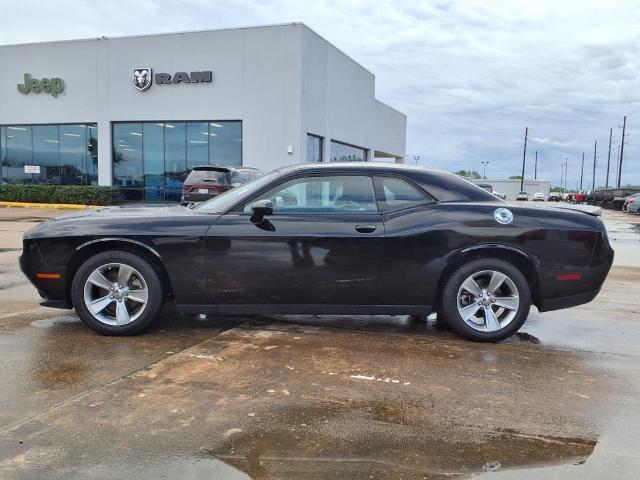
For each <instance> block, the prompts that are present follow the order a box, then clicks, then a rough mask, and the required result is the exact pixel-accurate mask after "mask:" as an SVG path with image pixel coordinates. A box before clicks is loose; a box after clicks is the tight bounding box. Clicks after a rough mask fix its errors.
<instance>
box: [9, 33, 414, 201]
mask: <svg viewBox="0 0 640 480" xmlns="http://www.w3.org/2000/svg"><path fill="white" fill-rule="evenodd" d="M0 65H2V66H3V68H2V69H0V159H1V161H2V162H1V168H2V179H3V180H4V181H7V182H9V183H54V184H81V185H97V184H100V185H116V186H118V187H119V188H121V189H122V192H123V195H124V197H125V198H126V199H128V200H136V201H143V200H144V201H167V200H169V201H170V200H176V199H177V198H178V197H179V191H180V188H181V185H182V182H183V181H184V178H185V177H186V175H187V173H188V171H189V170H190V169H191V168H192V167H194V166H197V165H203V164H217V165H230V166H239V165H244V166H249V167H255V168H259V169H261V170H263V171H268V170H272V169H274V168H277V167H279V166H282V165H287V164H295V163H305V162H315V161H325V162H327V161H345V160H362V161H372V160H374V159H376V158H384V159H385V160H386V161H396V162H402V161H403V158H404V156H405V142H406V116H405V115H404V114H402V113H400V112H398V111H397V110H394V109H393V108H391V107H389V106H387V105H385V104H383V103H381V102H379V101H378V100H376V98H375V77H374V75H373V74H372V73H371V72H369V71H367V70H366V69H364V68H363V67H362V66H360V65H359V64H358V63H356V62H355V61H354V60H352V59H351V58H349V57H348V56H347V55H345V54H344V53H342V52H341V51H340V50H338V49H337V48H335V47H334V46H333V45H331V44H330V43H328V42H327V41H325V40H324V39H323V38H322V37H320V36H318V35H317V34H316V33H314V32H313V31H312V30H310V29H309V28H307V27H306V26H304V25H303V24H287V25H275V26H266V27H252V28H239V29H229V30H213V31H201V32H188V33H175V34H164V35H150V36H139V37H123V38H99V39H89V40H77V41H62V42H50V43H38V44H25V45H7V46H0Z"/></svg>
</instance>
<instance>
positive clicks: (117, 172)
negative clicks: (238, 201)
mask: <svg viewBox="0 0 640 480" xmlns="http://www.w3.org/2000/svg"><path fill="white" fill-rule="evenodd" d="M199 165H222V166H240V165H242V122H240V121H213V120H209V121H198V122H196V121H193V122H191V121H189V122H169V121H167V122H136V123H130V122H126V123H114V124H113V184H114V185H116V186H118V187H120V189H121V191H122V193H123V197H124V199H125V200H134V201H145V202H178V201H180V196H181V193H182V184H183V183H184V180H185V179H186V178H187V175H188V174H189V171H190V170H191V169H192V168H193V167H196V166H199Z"/></svg>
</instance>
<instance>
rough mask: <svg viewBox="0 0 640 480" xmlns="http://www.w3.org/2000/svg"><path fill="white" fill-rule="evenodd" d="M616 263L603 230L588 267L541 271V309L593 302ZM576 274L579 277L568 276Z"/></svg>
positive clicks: (554, 308) (539, 307) (538, 305)
mask: <svg viewBox="0 0 640 480" xmlns="http://www.w3.org/2000/svg"><path fill="white" fill-rule="evenodd" d="M612 264H613V249H612V248H611V245H610V244H609V242H608V240H607V239H606V236H605V233H604V232H601V233H600V234H599V235H598V240H597V241H596V244H595V247H594V251H593V256H592V259H591V263H590V265H589V266H588V267H586V268H580V269H575V270H572V271H567V270H563V271H545V272H541V273H540V277H539V281H540V293H541V295H540V297H541V298H540V299H539V300H538V301H537V302H536V305H537V307H538V310H540V311H541V312H548V311H550V310H559V309H561V308H569V307H575V306H576V305H582V304H585V303H589V302H590V301H592V300H593V299H594V298H596V296H597V295H598V293H599V292H600V289H601V288H602V284H603V283H604V281H605V280H606V278H607V275H608V274H609V270H610V269H611V265H612ZM573 275H578V276H579V278H567V277H572V276H573Z"/></svg>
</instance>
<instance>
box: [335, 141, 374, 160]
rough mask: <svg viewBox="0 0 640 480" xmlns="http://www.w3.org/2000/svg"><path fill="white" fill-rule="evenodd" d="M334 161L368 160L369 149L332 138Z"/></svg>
mask: <svg viewBox="0 0 640 480" xmlns="http://www.w3.org/2000/svg"><path fill="white" fill-rule="evenodd" d="M330 161H332V162H366V161H367V151H366V150H365V149H364V148H361V147H356V146H355V145H349V144H347V143H342V142H338V141H336V140H331V158H330Z"/></svg>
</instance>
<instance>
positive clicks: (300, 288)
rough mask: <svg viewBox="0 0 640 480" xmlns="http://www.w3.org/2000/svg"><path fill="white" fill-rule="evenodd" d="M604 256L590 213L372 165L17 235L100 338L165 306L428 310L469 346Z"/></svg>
mask: <svg viewBox="0 0 640 480" xmlns="http://www.w3.org/2000/svg"><path fill="white" fill-rule="evenodd" d="M612 261H613V250H612V248H611V246H610V244H609V240H608V236H607V231H606V229H605V226H604V224H603V222H602V221H601V219H600V218H599V217H598V212H594V211H575V210H569V209H567V207H564V208H559V207H542V208H540V207H526V206H515V205H510V204H508V203H506V202H504V201H502V200H500V199H497V198H496V197H495V196H494V195H492V194H491V193H489V192H487V191H485V190H483V189H482V188H479V187H477V186H476V185H474V184H472V183H470V182H468V181H466V180H463V179H462V178H460V177H458V176H455V175H452V174H448V173H444V172H440V171H437V170H431V169H426V168H419V167H410V166H403V165H394V164H373V163H333V164H307V165H297V166H289V167H285V168H281V169H279V170H276V171H274V172H271V173H269V174H266V175H264V176H262V177H259V178H257V179H255V180H253V181H251V182H249V183H247V184H245V185H243V186H241V187H238V188H236V189H233V190H230V191H228V192H226V193H224V194H222V195H219V196H217V197H215V198H213V199H211V200H209V201H207V202H204V203H202V204H200V205H198V206H196V207H195V208H187V207H182V206H178V205H175V206H152V205H127V206H116V207H107V208H98V209H94V210H88V211H85V212H82V213H77V214H71V215H68V216H63V217H59V218H55V219H52V220H49V221H46V222H44V223H41V224H39V225H38V226H36V227H34V228H32V229H31V230H29V231H27V232H26V233H25V235H24V245H23V253H22V256H21V257H20V266H21V269H22V271H23V272H24V274H25V275H26V276H27V277H28V278H29V280H30V281H31V282H32V283H33V285H34V286H35V287H36V289H37V290H38V292H39V294H40V295H41V297H42V304H43V305H45V306H49V307H59V308H75V310H76V312H77V314H78V316H79V317H80V318H81V319H82V320H83V321H84V322H85V323H86V324H87V325H88V326H89V327H91V328H93V329H94V330H96V331H97V332H100V333H102V334H107V335H130V334H134V333H136V332H139V331H141V330H143V329H144V328H145V327H147V326H148V325H149V324H150V323H151V322H152V321H153V319H154V317H156V316H157V314H158V312H159V310H160V308H161V307H162V305H163V304H164V303H165V302H172V303H173V304H174V305H175V306H176V308H177V309H178V310H179V311H182V312H185V313H193V314H196V313H204V314H217V315H249V314H349V315H359V314H380V315H405V314H406V315H416V316H421V317H422V316H426V315H429V314H431V313H433V312H437V317H438V321H442V322H444V324H446V325H447V326H448V327H449V328H450V329H451V330H453V331H455V332H457V333H458V334H460V335H462V336H464V337H466V338H468V339H472V340H477V341H497V340H501V339H504V338H506V337H508V336H510V335H512V334H513V333H515V332H516V331H517V330H518V329H519V328H520V327H521V326H522V324H523V323H524V322H525V320H526V318H527V315H528V313H529V310H530V307H531V305H535V306H536V307H537V309H538V310H539V311H548V310H556V309H561V308H567V307H571V306H574V305H580V304H583V303H586V302H589V301H591V300H593V299H594V298H595V296H596V295H597V294H598V292H599V290H600V288H601V286H602V283H603V282H604V280H605V278H606V276H607V274H608V272H609V268H610V267H611V263H612Z"/></svg>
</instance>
